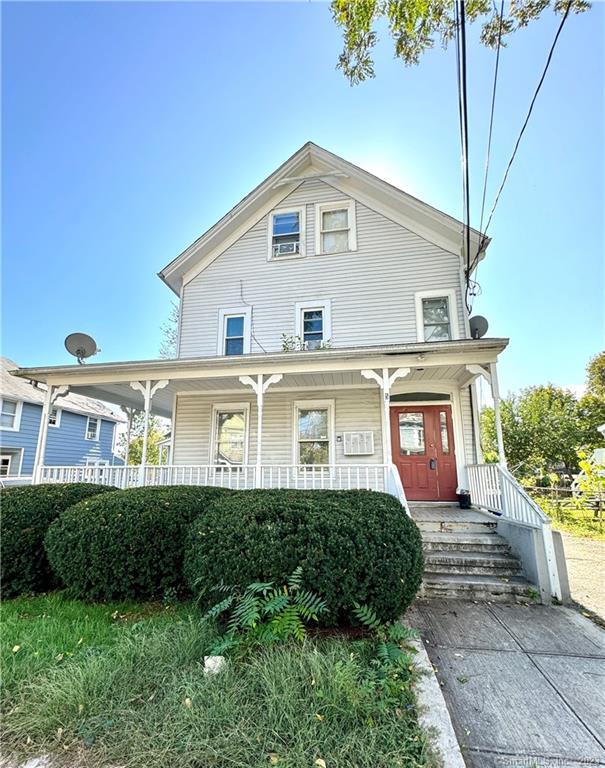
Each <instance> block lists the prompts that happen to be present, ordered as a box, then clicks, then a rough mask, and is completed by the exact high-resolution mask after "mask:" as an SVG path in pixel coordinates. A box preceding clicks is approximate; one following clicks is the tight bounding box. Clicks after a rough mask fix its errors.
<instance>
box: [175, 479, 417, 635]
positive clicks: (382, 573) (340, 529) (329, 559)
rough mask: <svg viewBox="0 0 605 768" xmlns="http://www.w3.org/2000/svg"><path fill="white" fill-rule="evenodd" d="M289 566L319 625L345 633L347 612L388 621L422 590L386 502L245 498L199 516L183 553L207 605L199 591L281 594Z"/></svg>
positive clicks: (393, 508)
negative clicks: (362, 609) (314, 604)
mask: <svg viewBox="0 0 605 768" xmlns="http://www.w3.org/2000/svg"><path fill="white" fill-rule="evenodd" d="M298 565H302V567H303V578H304V585H305V587H307V588H308V589H312V590H313V591H315V592H317V593H318V594H319V595H321V597H323V598H324V599H325V600H326V601H327V603H328V609H329V615H327V617H325V618H324V619H323V623H325V624H343V623H344V624H349V623H351V622H352V621H354V619H353V615H352V609H353V606H354V603H355V602H358V603H361V604H367V605H369V606H371V607H372V608H373V609H374V610H375V611H376V613H377V614H378V616H379V617H380V618H381V619H382V620H383V621H387V620H392V619H397V618H398V617H399V616H401V614H402V613H403V611H404V610H405V609H406V608H407V607H408V605H409V604H410V603H411V602H412V600H413V598H414V596H415V594H416V592H417V590H418V588H419V586H420V582H421V580H422V571H423V556H422V540H421V538H420V532H419V530H418V528H417V526H416V524H415V523H414V521H413V520H412V519H411V518H410V517H408V516H407V515H406V513H405V511H404V509H403V508H402V506H401V504H400V503H399V501H397V499H395V498H394V497H393V496H390V495H389V494H385V493H377V492H375V491H288V490H254V491H240V492H238V493H236V494H234V495H232V496H230V497H228V498H225V499H221V500H220V501H219V502H218V503H215V504H213V505H212V506H211V507H210V508H209V509H208V510H206V513H205V514H204V515H203V516H202V517H200V518H199V519H198V520H196V521H195V522H194V524H193V526H192V530H191V534H190V537H189V542H188V546H187V550H186V553H185V577H186V579H187V582H188V583H189V585H190V587H191V588H192V590H193V591H197V592H201V593H202V594H201V600H202V602H203V603H204V602H205V603H206V604H207V605H210V604H211V603H212V602H214V601H216V595H215V594H214V595H213V594H209V593H208V591H205V589H204V588H208V587H213V586H215V585H218V584H220V583H221V581H222V582H224V583H226V584H238V585H242V586H244V585H247V584H249V583H251V582H253V581H276V582H277V583H279V584H282V583H284V581H285V580H286V579H287V577H288V576H289V575H290V574H291V573H292V572H293V571H294V569H295V568H296V567H297V566H298ZM200 585H201V588H200Z"/></svg>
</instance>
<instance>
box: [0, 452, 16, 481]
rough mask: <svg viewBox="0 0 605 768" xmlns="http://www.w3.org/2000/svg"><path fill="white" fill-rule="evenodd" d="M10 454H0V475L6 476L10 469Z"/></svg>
mask: <svg viewBox="0 0 605 768" xmlns="http://www.w3.org/2000/svg"><path fill="white" fill-rule="evenodd" d="M12 458H13V457H12V456H8V455H5V456H0V477H7V476H8V475H10V471H11V461H12Z"/></svg>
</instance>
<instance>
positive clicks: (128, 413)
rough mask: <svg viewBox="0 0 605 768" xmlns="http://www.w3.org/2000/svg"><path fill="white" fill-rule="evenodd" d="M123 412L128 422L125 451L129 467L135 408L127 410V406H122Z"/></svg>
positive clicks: (126, 462) (125, 462)
mask: <svg viewBox="0 0 605 768" xmlns="http://www.w3.org/2000/svg"><path fill="white" fill-rule="evenodd" d="M122 410H123V411H124V413H125V414H126V417H127V421H126V450H125V451H124V464H125V465H126V466H128V459H129V458H130V437H131V433H132V419H133V417H134V411H135V409H134V408H127V407H126V406H125V405H123V406H122Z"/></svg>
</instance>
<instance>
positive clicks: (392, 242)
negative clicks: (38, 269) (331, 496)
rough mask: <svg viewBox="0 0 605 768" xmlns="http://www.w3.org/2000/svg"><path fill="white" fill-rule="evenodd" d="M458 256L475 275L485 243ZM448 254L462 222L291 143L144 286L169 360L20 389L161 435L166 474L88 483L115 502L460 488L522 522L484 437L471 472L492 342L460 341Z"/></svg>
mask: <svg viewBox="0 0 605 768" xmlns="http://www.w3.org/2000/svg"><path fill="white" fill-rule="evenodd" d="M470 241H471V255H472V259H471V261H472V263H473V266H476V264H477V263H478V262H479V261H480V260H481V259H483V258H484V256H485V248H486V247H487V245H488V244H489V240H486V239H484V238H483V239H482V238H481V236H480V233H478V232H476V231H474V230H473V231H471V233H470ZM462 244H463V226H462V224H461V222H459V221H457V220H456V219H453V218H452V217H450V216H448V215H446V214H445V213H442V212H441V211H438V210H436V209H435V208H432V207H431V206H430V205H427V204H426V203H423V202H421V201H420V200H417V199H416V198H414V197H412V196H410V195H408V194H406V193H405V192H403V191H401V190H400V189H397V188H395V187H393V186H392V185H390V184H388V183H386V182H385V181H383V180H381V179H379V178H377V177H376V176H373V175H372V174H370V173H368V172H366V171H364V170H362V169H360V168H358V167H356V166H355V165H352V164H351V163H349V162H347V161H346V160H344V159H342V158H341V157H338V156H337V155H335V154H332V153H331V152H328V151H326V150H324V149H322V148H320V147H318V146H317V145H315V144H312V143H307V144H305V145H304V146H303V147H302V148H301V149H300V150H298V151H297V152H296V153H295V154H294V155H292V157H290V158H289V159H288V160H286V162H285V163H283V165H281V166H280V167H279V168H278V169H277V170H276V171H275V172H274V173H272V174H271V175H270V176H269V177H268V178H267V179H265V181H263V182H262V183H261V184H259V186H257V187H256V188H255V189H254V190H252V192H250V193H249V194H248V195H247V196H246V197H245V198H244V199H243V200H242V201H241V202H239V203H238V204H237V205H236V206H235V207H234V208H233V209H232V210H231V211H229V212H228V213H227V214H226V215H225V216H224V217H223V218H222V219H221V220H220V221H218V222H217V223H216V224H215V225H214V226H213V227H211V228H210V229H209V230H208V231H207V232H205V233H204V234H203V235H202V236H201V237H199V238H198V239H197V240H196V241H195V242H194V243H192V244H191V245H190V246H189V247H188V248H187V249H186V250H185V251H184V252H183V253H181V254H180V255H179V256H177V257H176V258H175V259H174V260H173V261H172V262H170V264H168V265H167V266H166V267H164V269H163V270H162V271H161V272H160V278H161V279H162V280H163V281H164V282H165V283H166V285H167V286H168V287H169V288H170V289H171V290H172V291H173V292H174V293H175V295H176V296H177V297H178V299H179V305H180V313H179V314H180V319H179V329H178V351H177V356H176V359H172V360H165V359H164V360H146V361H124V362H115V363H94V364H87V365H82V366H79V365H73V366H60V367H54V368H30V369H28V370H26V371H24V372H23V375H25V376H27V377H28V378H30V379H34V380H39V381H44V382H45V383H48V384H49V385H51V386H49V388H48V397H47V404H46V407H47V408H48V409H50V408H52V402H53V397H55V396H56V395H57V394H58V393H60V392H64V391H65V388H67V387H68V388H70V389H71V390H72V391H75V392H80V393H83V394H87V395H90V396H92V397H95V398H100V399H103V400H106V401H110V402H116V403H119V404H120V405H123V406H126V407H130V408H138V409H142V410H145V411H146V412H147V413H150V412H154V413H156V414H158V415H161V416H164V417H168V418H171V420H172V430H171V437H170V445H169V451H168V462H167V463H165V464H163V465H162V466H159V467H152V466H145V461H143V466H141V467H125V468H121V467H116V468H114V469H112V473H113V475H112V476H111V477H109V475H108V474H105V475H104V481H107V482H112V483H113V484H116V485H119V486H122V487H125V486H128V485H133V484H136V483H149V484H173V483H200V484H215V485H224V486H229V487H233V488H252V487H287V488H369V489H374V490H386V491H388V492H391V493H394V494H395V495H397V496H398V497H399V498H400V499H402V501H404V503H405V500H406V499H407V500H408V501H413V500H418V501H427V502H429V501H430V502H433V501H438V502H439V501H441V502H443V501H452V500H455V499H456V497H457V491H458V490H459V489H461V488H463V489H470V491H471V496H472V498H473V501H474V502H475V503H477V504H478V505H480V506H483V507H484V508H492V509H496V510H497V511H498V510H499V511H500V512H502V511H503V509H504V507H505V506H506V505H505V498H506V494H509V495H510V501H509V502H508V505H507V506H506V510H507V512H506V514H507V515H509V516H511V515H512V516H515V515H516V516H517V517H519V519H520V520H521V517H522V516H523V515H526V516H529V517H531V514H532V513H531V511H528V505H527V501H526V500H525V499H524V500H523V502H522V501H521V500H520V499H521V497H520V496H519V489H518V486H516V484H515V483H514V481H513V480H512V478H511V476H510V475H509V474H508V473H507V471H506V468H505V459H504V454H503V449H502V440H501V431H500V430H498V434H499V443H500V466H499V467H498V466H496V465H491V466H487V465H483V464H482V456H481V448H480V442H479V420H478V417H479V415H478V403H477V397H476V382H477V379H478V378H479V377H483V378H485V379H486V380H487V381H488V382H489V383H490V385H491V389H492V393H493V395H494V398H495V402H496V406H497V403H498V382H497V360H498V356H499V355H500V353H501V352H502V351H503V350H504V349H505V347H506V345H507V343H508V341H507V339H501V338H488V337H483V338H472V337H471V332H470V325H469V317H468V313H467V310H466V308H465V301H464V297H465V288H466V274H465V265H466V258H465V252H464V248H463V245H462ZM496 416H497V423H498V425H499V418H498V413H497V409H496ZM43 423H46V422H45V421H44V420H43ZM42 438H43V436H42V435H41V439H42ZM36 476H37V478H38V480H40V481H44V480H61V479H68V478H74V479H82V478H83V474H82V470H78V469H76V468H70V467H66V468H63V469H61V468H56V467H44V466H42V465H40V466H39V467H38V468H37V475H36ZM105 478H106V480H105ZM534 512H535V510H534ZM522 524H523V523H522Z"/></svg>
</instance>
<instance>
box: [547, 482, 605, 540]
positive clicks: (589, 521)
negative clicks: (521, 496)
mask: <svg viewBox="0 0 605 768" xmlns="http://www.w3.org/2000/svg"><path fill="white" fill-rule="evenodd" d="M532 496H533V498H534V499H535V501H536V502H537V503H538V504H539V505H540V507H541V508H542V509H543V510H544V512H546V514H547V515H548V516H549V517H550V519H551V520H552V527H553V529H554V530H555V531H563V532H565V533H570V534H571V535H572V536H582V537H584V538H588V539H595V540H597V541H605V519H604V518H603V517H599V516H598V515H595V512H594V509H592V508H591V507H589V506H581V505H576V504H574V503H573V502H572V501H571V500H570V499H569V498H563V499H561V498H552V497H551V496H547V495H545V494H540V493H539V492H534V493H532Z"/></svg>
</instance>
